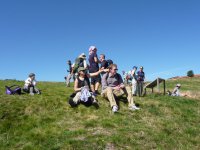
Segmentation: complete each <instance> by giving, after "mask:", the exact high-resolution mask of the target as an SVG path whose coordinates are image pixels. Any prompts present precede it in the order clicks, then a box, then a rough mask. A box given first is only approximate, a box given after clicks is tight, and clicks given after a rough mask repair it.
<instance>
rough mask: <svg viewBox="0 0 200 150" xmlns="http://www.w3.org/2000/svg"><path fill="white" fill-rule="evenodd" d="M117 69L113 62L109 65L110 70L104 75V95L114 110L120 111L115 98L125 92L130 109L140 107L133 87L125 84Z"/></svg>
mask: <svg viewBox="0 0 200 150" xmlns="http://www.w3.org/2000/svg"><path fill="white" fill-rule="evenodd" d="M117 70H118V69H117V65H116V64H111V65H110V67H109V72H108V73H106V74H104V75H103V77H102V88H103V91H102V96H103V97H104V96H105V97H106V98H108V100H109V102H110V105H111V108H112V111H113V112H117V111H118V105H117V103H116V100H115V98H116V97H119V96H122V95H124V94H125V95H126V96H127V100H128V106H129V109H130V110H138V109H140V108H138V107H136V106H135V104H134V101H133V95H132V92H131V88H130V87H129V86H125V85H124V83H123V80H122V77H121V75H120V74H118V73H117Z"/></svg>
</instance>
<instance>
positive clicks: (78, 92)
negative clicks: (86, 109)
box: [69, 67, 103, 108]
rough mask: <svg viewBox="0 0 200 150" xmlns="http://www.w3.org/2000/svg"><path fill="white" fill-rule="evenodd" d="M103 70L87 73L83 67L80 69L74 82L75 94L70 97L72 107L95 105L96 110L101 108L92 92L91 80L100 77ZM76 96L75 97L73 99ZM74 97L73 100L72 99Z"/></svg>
mask: <svg viewBox="0 0 200 150" xmlns="http://www.w3.org/2000/svg"><path fill="white" fill-rule="evenodd" d="M102 71H103V69H100V70H99V71H97V72H95V73H89V74H88V73H87V70H86V69H85V68H83V67H79V68H78V76H77V78H76V79H75V82H74V91H75V93H74V94H72V96H70V97H71V98H70V100H69V104H70V105H71V106H72V107H76V106H77V105H78V104H80V103H83V104H84V105H86V106H90V105H92V104H93V105H94V106H95V107H96V108H98V107H99V105H98V102H97V101H96V99H95V96H94V95H93V93H92V92H91V88H90V81H89V78H90V77H93V76H97V75H99V74H100V73H101V72H102ZM73 96H74V97H73ZM72 97H73V98H72Z"/></svg>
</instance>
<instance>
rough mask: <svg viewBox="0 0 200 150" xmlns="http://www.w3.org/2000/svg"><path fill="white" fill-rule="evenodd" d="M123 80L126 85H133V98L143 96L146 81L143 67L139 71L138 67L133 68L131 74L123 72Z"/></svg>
mask: <svg viewBox="0 0 200 150" xmlns="http://www.w3.org/2000/svg"><path fill="white" fill-rule="evenodd" d="M122 73H123V78H124V82H125V84H130V83H131V85H132V94H133V96H137V94H138V95H139V96H142V95H143V85H144V80H145V73H144V71H143V67H142V66H141V67H140V70H139V71H137V66H133V69H132V70H131V71H129V72H125V71H123V72H122Z"/></svg>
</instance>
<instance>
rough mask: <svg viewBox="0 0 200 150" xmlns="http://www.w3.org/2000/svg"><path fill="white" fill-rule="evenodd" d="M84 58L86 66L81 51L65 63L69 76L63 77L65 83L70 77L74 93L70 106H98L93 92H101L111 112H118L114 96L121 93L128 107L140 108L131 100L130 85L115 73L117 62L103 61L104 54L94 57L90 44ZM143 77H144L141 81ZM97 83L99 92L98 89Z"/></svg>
mask: <svg viewBox="0 0 200 150" xmlns="http://www.w3.org/2000/svg"><path fill="white" fill-rule="evenodd" d="M88 61H89V65H87V63H86V55H85V54H84V53H83V54H81V55H80V56H78V58H76V60H75V63H74V64H72V63H71V61H68V62H67V63H68V65H69V70H68V71H69V75H68V76H67V77H66V84H67V86H70V79H71V78H72V77H73V78H74V92H75V93H74V94H73V96H71V99H70V100H69V104H70V105H71V106H72V107H74V106H77V105H78V104H80V103H83V104H86V105H88V104H94V105H95V106H98V102H97V100H96V95H99V94H101V96H102V97H105V98H107V99H108V100H109V102H110V106H111V109H112V111H113V112H117V111H118V109H119V107H118V104H117V101H116V98H117V97H119V96H122V95H126V98H127V101H128V108H129V109H130V110H138V109H140V108H138V107H137V106H136V105H135V103H134V100H133V94H132V90H131V87H130V86H129V85H126V84H124V82H123V79H122V77H121V75H120V74H119V73H117V71H118V68H117V65H116V64H113V62H112V60H106V59H105V54H101V55H100V57H99V58H98V56H97V48H96V47H95V46H90V48H89V58H88ZM99 64H100V66H99ZM143 76H144V75H143ZM141 77H142V75H141ZM143 79H144V77H143V78H142V79H141V80H143ZM143 81H144V80H143ZM100 85H101V93H100V92H99V91H98V90H99V87H100Z"/></svg>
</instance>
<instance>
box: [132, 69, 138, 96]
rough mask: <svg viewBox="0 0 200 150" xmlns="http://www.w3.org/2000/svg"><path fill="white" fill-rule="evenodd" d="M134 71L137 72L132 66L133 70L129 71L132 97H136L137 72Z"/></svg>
mask: <svg viewBox="0 0 200 150" xmlns="http://www.w3.org/2000/svg"><path fill="white" fill-rule="evenodd" d="M136 71H137V67H136V66H133V70H132V71H131V76H132V94H133V96H137V72H136Z"/></svg>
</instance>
